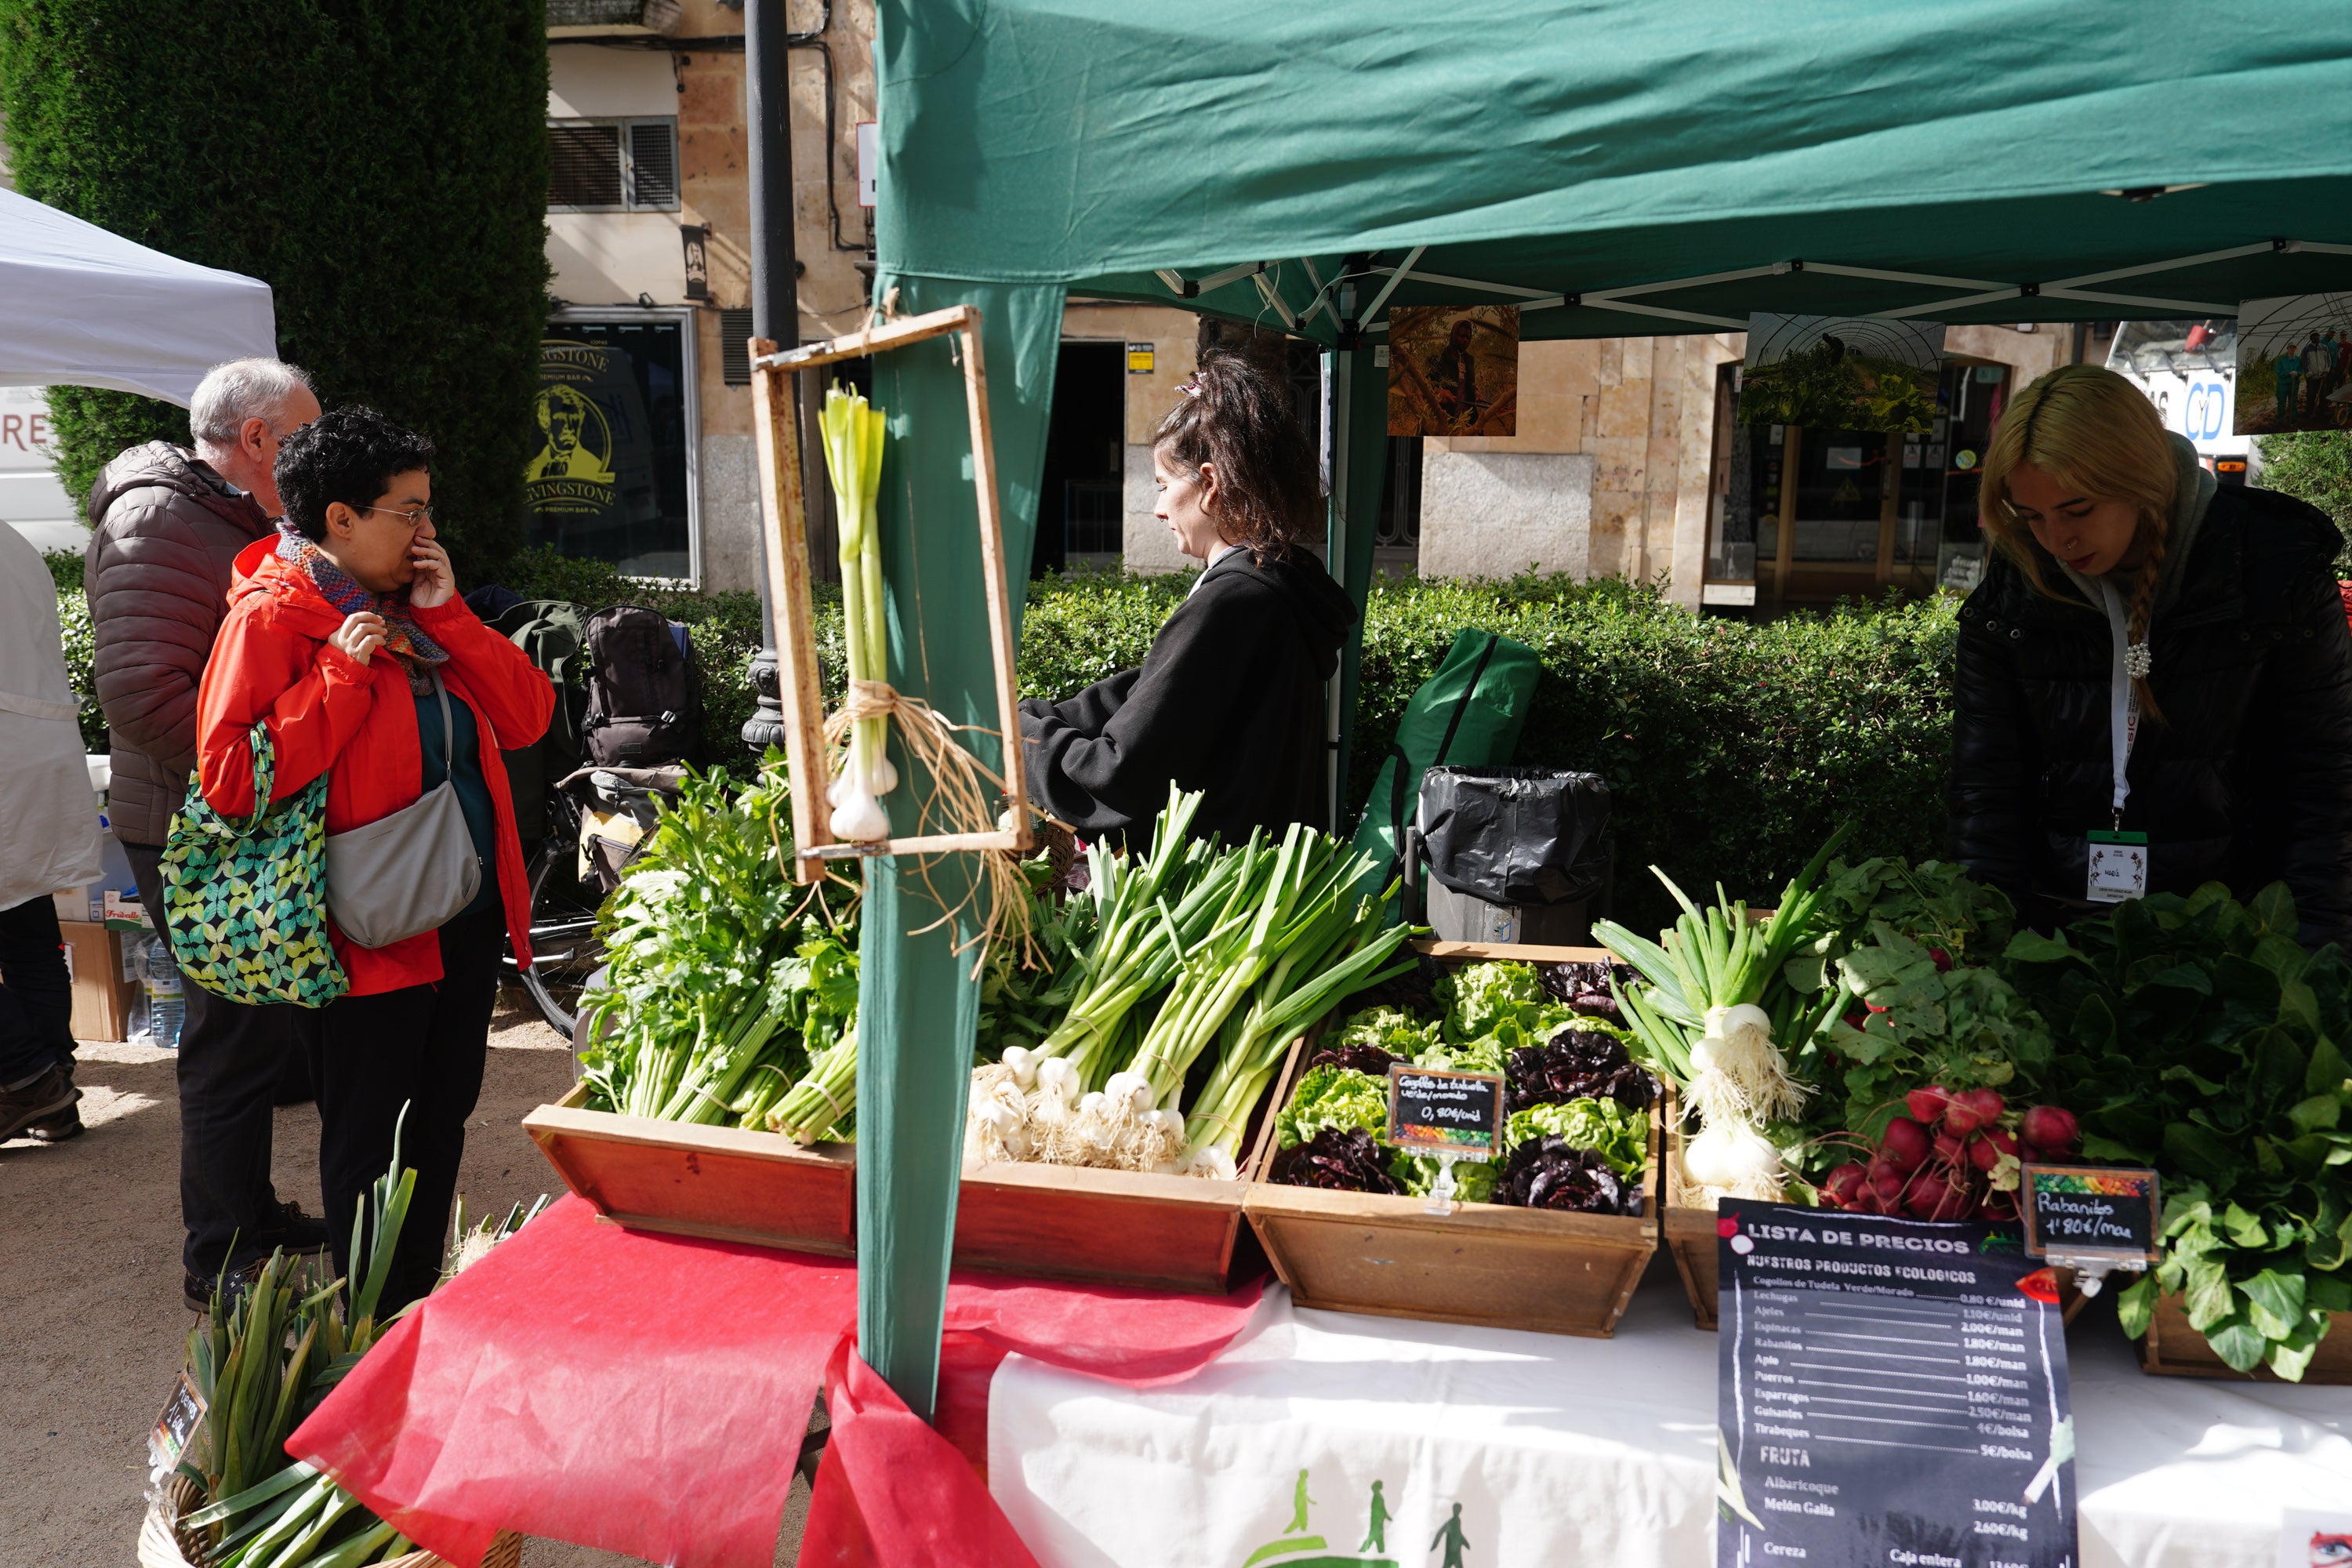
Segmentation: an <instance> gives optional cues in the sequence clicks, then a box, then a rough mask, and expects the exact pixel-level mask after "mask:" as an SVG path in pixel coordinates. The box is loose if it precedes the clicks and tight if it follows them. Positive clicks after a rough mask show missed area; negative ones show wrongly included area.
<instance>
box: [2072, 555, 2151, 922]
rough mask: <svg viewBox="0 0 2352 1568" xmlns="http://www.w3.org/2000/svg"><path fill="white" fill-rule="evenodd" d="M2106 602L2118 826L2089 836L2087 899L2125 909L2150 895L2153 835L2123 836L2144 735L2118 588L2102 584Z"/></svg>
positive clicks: (2109, 715) (2111, 745) (2110, 729)
mask: <svg viewBox="0 0 2352 1568" xmlns="http://www.w3.org/2000/svg"><path fill="white" fill-rule="evenodd" d="M2099 589H2100V593H2101V595H2102V596H2104V597H2105V600H2106V608H2107V625H2108V626H2109V628H2110V629H2111V630H2112V631H2113V632H2114V634H2115V649H2116V657H2115V664H2114V667H2113V670H2112V672H2111V678H2110V679H2109V681H2108V692H2109V700H2108V704H2107V734H2108V737H2109V741H2108V745H2109V752H2108V755H2109V759H2110V762H2111V764H2112V766H2113V769H2114V777H2115V814H2116V815H2115V826H2114V827H2113V828H2112V829H2110V830H2106V831H2095V832H2092V833H2089V834H2087V835H2085V836H2084V837H2085V838H2086V840H2087V843H2088V849H2089V853H2088V856H2087V859H2088V862H2089V868H2088V877H2087V881H2088V886H2087V887H2085V888H2084V893H2083V896H2084V898H2086V899H2088V900H2091V901H2092V902H2093V903H2095V904H2120V903H2122V902H2123V901H2124V900H2126V899H2139V898H2145V897H2147V834H2145V833H2126V832H2124V831H2123V823H2124V802H2125V801H2126V800H2127V799H2129V798H2130V797H2131V780H2130V778H2129V776H2128V770H2129V768H2130V765H2131V750H2132V742H2133V741H2135V740H2137V738H2138V735H2139V692H2138V690H2137V689H2136V688H2135V687H2134V686H2133V685H2132V677H2131V659H2130V657H2129V650H2128V648H2127V647H2126V643H2127V641H2128V637H2129V634H2128V632H2127V630H2126V623H2125V618H2124V602H2123V596H2122V595H2119V594H2117V593H2116V589H2115V584H2112V583H2109V582H2107V581H2105V579H2101V581H2100V583H2099Z"/></svg>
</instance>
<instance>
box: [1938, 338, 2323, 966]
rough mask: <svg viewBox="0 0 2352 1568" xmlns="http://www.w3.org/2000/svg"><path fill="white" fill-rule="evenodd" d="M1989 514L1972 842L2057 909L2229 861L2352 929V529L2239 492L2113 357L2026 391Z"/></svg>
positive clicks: (1965, 742) (2314, 941) (2022, 889)
mask: <svg viewBox="0 0 2352 1568" xmlns="http://www.w3.org/2000/svg"><path fill="white" fill-rule="evenodd" d="M1979 516H1980V518H1981V520H1982V521H1983V524H1984V527H1985V531H1986V532H1987V534H1988V535H1989V536H1990V539H1991V542H1992V543H1993V545H1994V547H1995V552H1996V553H1995V559H1994V562H1993V564H1992V568H1991V570H1990V572H1988V573H1987V574H1986V576H1985V580H1984V583H1983V584H1981V585H1980V586H1979V588H1978V589H1977V590H1976V592H1975V593H1973V594H1971V595H1969V600H1968V603H1967V604H1966V605H1963V606H1962V607H1961V610H1960V639H1959V668H1958V677H1957V689H1956V699H1957V712H1956V713H1955V715H1954V719H1953V726H1952V826H1953V836H1954V838H1955V840H1956V842H1957V847H1958V855H1959V858H1960V860H1961V862H1962V863H1963V864H1965V865H1966V866H1967V867H1968V868H1969V870H1970V872H1971V873H1972V874H1974V875H1975V876H1977V877H1978V878H1979V879H1982V880H1984V881H1988V882H1991V883H1994V884H1996V885H1998V886H2000V887H2002V888H2005V889H2008V890H2009V891H2010V892H2011V894H2012V895H2014V896H2016V897H2018V898H2019V899H2020V900H2021V901H2022V902H2024V903H2025V905H2026V909H2027V913H2028V915H2029V918H2031V919H2032V920H2033V921H2034V923H2036V924H2041V925H2044V926H2046V925H2047V924H2049V923H2050V922H2052V921H2060V920H2064V919H2067V918H2070V916H2071V915H2073V914H2075V913H2080V912H2084V911H2088V910H2094V909H2096V908H2099V907H2101V906H2103V905H2105V904H2108V903H2112V902H2115V901H2116V900H2120V899H2123V898H2127V897H2130V896H2132V895H2133V893H2134V892H2135V891H2136V890H2142V891H2146V892H2151V893H2155V892H2178V893H2187V892H2190V891H2193V890H2194V889H2197V888H2198V887H2199V886H2200V884H2203V883H2205V882H2209V881H2212V882H2221V883H2224V884H2226V885H2227V886H2228V887H2229V889H2231V892H2232V893H2233V894H2234V895H2235V896H2236V897H2238V898H2239V899H2246V898H2250V897H2251V896H2252V895H2253V894H2254V893H2256V892H2258V891H2260V890H2261V889H2263V888H2264V887H2266V886H2268V885H2269V884H2271V883H2272V882H2274V881H2280V880H2284V882H2285V883H2286V885H2287V888H2288V889H2289V890H2290V891H2291V892H2293V894H2294V901H2295V908H2296V910H2297V912H2298V915H2299V917H2300V920H2301V923H2302V931H2301V933H2300V934H2301V936H2302V940H2303V942H2304V943H2305V945H2306V946H2317V945H2318V944H2319V943H2321V942H2330V941H2339V942H2340V941H2344V940H2345V939H2346V938H2347V936H2352V639H2347V636H2346V628H2345V614H2344V605H2343V601H2342V599H2341V598H2340V597H2339V596H2338V595H2337V592H2336V581H2335V576H2336V574H2335V570H2334V561H2335V557H2336V552H2337V550H2338V549H2339V548H2340V547H2341V544H2342V540H2341V537H2340V535H2338V533H2337V532H2336V528H2335V526H2334V525H2333V524H2331V523H2330V522H2329V521H2327V519H2326V517H2325V516H2324V515H2322V514H2321V513H2320V512H2318V511H2316V510H2314V509H2313V508H2311V507H2308V506H2305V504H2304V503H2303V502H2301V501H2298V500H2291V499H2289V498H2288V497H2285V496H2282V495H2277V494H2274V493H2273V492H2271V491H2268V490H2259V489H2241V488H2237V487H2234V486H2218V487H2217V486H2216V484H2215V482H2214V479H2213V476H2212V475H2211V474H2210V473H2208V472H2206V471H2205V469H2204V468H2202V467H2200V465H2199V463H2198V460H2197V454H2196V451H2195V450H2194V448H2192V447H2190V446H2189V443H2188V442H2186V441H2184V440H2182V439H2181V438H2180V437H2178V436H2174V435H2170V434H2168V433H2167V432H2166V430H2165V428H2164V426H2163V424H2162V422H2161V421H2160V420H2159V419H2158V416H2157V413H2156V410H2155V408H2154V407H2153V406H2151V405H2150V404H2149V403H2148V401H2147V398H2146V397H2145V396H2143V395H2141V394H2140V392H2139V389H2138V388H2137V387H2135V386H2134V385H2132V384H2131V383H2130V382H2128V381H2126V380H2125V379H2124V378H2123V377H2122V376H2119V375H2117V374H2115V373H2114V372H2112V371H2108V370H2104V369H2101V368H2099V367H2097V366H2094V365H2070V366H2066V367H2064V368H2062V369H2059V370H2055V371H2053V372H2051V373H2050V374H2047V375H2045V376H2043V377H2042V379H2041V380H2039V381H2037V382H2035V383H2034V384H2032V386H2029V387H2027V388H2026V389H2025V391H2024V392H2023V393H2022V394H2021V395H2019V397H2018V398H2017V400H2016V401H2015V402H2014V403H2012V404H2011V405H2010V407H2009V409H2008V411H2007V412H2006V413H2005V414H2004V415H2003V416H2002V417H2001V422H2000V428H1999V429H1998V430H1997V431H1996V432H1995V433H1994V435H1993V438H1992V440H1991V442H1990V444H1989V446H1988V448H1987V451H1986V454H1985V464H1984V480H1983V490H1982V492H1981V500H1980V501H1979ZM2119 758H2120V759H2122V761H2121V763H2120V765H2119V762H2118V759H2119ZM2094 858H2096V865H2095V864H2094ZM2095 876H2098V877H2099V878H2100V880H2098V881H2097V882H2095V881H2094V877H2095Z"/></svg>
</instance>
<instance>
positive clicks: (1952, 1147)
mask: <svg viewBox="0 0 2352 1568" xmlns="http://www.w3.org/2000/svg"><path fill="white" fill-rule="evenodd" d="M1967 1157H1968V1145H1967V1144H1966V1143H1965V1142H1962V1141H1961V1139H1960V1136H1959V1134H1958V1133H1956V1132H1938V1133H1937V1134H1936V1158H1937V1159H1938V1160H1941V1161H1943V1162H1944V1163H1946V1164H1949V1165H1957V1164H1958V1163H1960V1162H1961V1161H1962V1160H1964V1159H1966V1158H1967Z"/></svg>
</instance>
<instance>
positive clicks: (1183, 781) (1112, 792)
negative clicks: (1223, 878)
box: [1021, 551, 1356, 847]
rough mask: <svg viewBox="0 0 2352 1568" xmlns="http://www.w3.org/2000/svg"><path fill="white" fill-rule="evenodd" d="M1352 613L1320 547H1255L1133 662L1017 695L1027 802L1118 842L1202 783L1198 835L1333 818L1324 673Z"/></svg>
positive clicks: (1199, 592)
mask: <svg viewBox="0 0 2352 1568" xmlns="http://www.w3.org/2000/svg"><path fill="white" fill-rule="evenodd" d="M1355 618H1356V609H1355V606H1354V605H1351V604H1349V601H1348V596H1347V595H1346V594H1344V593H1343V592H1341V591H1340V588H1339V584H1336V583H1334V582H1333V581H1332V580H1331V579H1330V577H1329V576H1328V574H1326V573H1325V572H1324V570H1323V568H1322V567H1321V565H1319V564H1318V563H1317V562H1316V561H1315V560H1314V559H1313V558H1311V557H1302V558H1301V559H1299V560H1297V561H1291V562H1276V563H1267V564H1265V565H1264V566H1260V565H1257V564H1255V563H1253V562H1252V561H1251V559H1250V556H1249V553H1248V552H1246V551H1235V552H1234V553H1232V554H1230V555H1227V556H1226V557H1224V558H1223V560H1221V561H1219V562H1218V563H1216V564H1215V565H1213V566H1211V567H1210V568H1209V569H1208V570H1207V571H1206V572H1204V573H1202V574H1201V580H1200V583H1199V584H1198V585H1197V586H1196V587H1195V588H1194V589H1193V591H1192V595H1191V597H1189V598H1187V599H1186V600H1185V601H1184V602H1183V603H1182V604H1181V605H1178V606H1177V607H1176V612H1175V613H1174V614H1173V615H1171V616H1169V617H1168V619H1167V621H1166V622H1165V623H1164V624H1163V625H1162V626H1160V632H1159V635H1158V636H1157V637H1153V638H1152V640H1151V651H1150V653H1149V654H1147V655H1145V656H1144V660H1143V664H1142V666H1141V667H1140V668H1136V669H1128V670H1121V671H1120V672H1119V673H1118V674H1117V675H1114V676H1112V677H1111V678H1110V679H1108V680H1098V681H1097V682H1096V683H1095V684H1094V685H1092V686H1089V687H1087V689H1085V690H1084V691H1081V692H1079V693H1078V694H1077V695H1076V696H1075V697H1072V698H1070V699H1069V700H1066V701H1063V702H1058V703H1048V702H1045V701H1043V700H1038V699H1035V698H1032V699H1030V700H1027V701H1024V703H1022V704H1021V735H1022V739H1023V741H1024V742H1026V744H1025V746H1024V751H1025V752H1026V757H1027V763H1028V774H1027V777H1028V784H1029V797H1030V799H1032V800H1034V801H1035V802H1036V803H1037V804H1038V805H1039V806H1040V807H1041V808H1043V809H1044V810H1045V811H1047V812H1049V813H1051V814H1052V815H1053V816H1056V817H1059V818H1060V819H1061V820H1062V821H1064V822H1066V823H1068V824H1069V825H1070V826H1072V827H1075V828H1076V829H1077V831H1078V834H1079V836H1080V837H1085V838H1089V839H1092V838H1104V839H1107V840H1108V841H1110V842H1113V843H1117V842H1119V841H1120V840H1122V839H1125V838H1127V837H1129V836H1130V835H1132V836H1133V837H1137V838H1139V839H1148V838H1150V835H1151V819H1152V817H1153V816H1155V815H1157V814H1158V812H1159V811H1160V808H1161V807H1163V806H1165V805H1167V804H1168V786H1169V784H1171V782H1172V783H1174V784H1179V785H1181V787H1183V788H1185V789H1188V790H1194V789H1196V790H1200V791H1202V801H1201V808H1200V811H1199V813H1198V815H1196V816H1194V817H1193V819H1192V831H1193V833H1194V834H1195V835H1196V836H1198V837H1206V836H1208V835H1209V834H1211V833H1219V834H1222V835H1223V837H1224V841H1225V842H1226V843H1228V844H1237V843H1239V842H1241V841H1242V840H1243V839H1245V838H1247V837H1249V834H1250V830H1251V829H1252V828H1254V827H1264V828H1266V829H1267V830H1268V831H1270V832H1271V833H1273V834H1275V835H1276V837H1279V836H1280V835H1281V833H1282V831H1283V829H1284V828H1285V827H1286V826H1288V825H1289V824H1291V823H1294V822H1303V823H1305V824H1307V826H1310V827H1326V826H1329V825H1328V823H1327V822H1326V821H1325V820H1324V819H1325V818H1326V817H1327V816H1329V815H1330V814H1329V811H1328V807H1327V806H1326V805H1325V792H1326V789H1327V787H1328V783H1327V777H1328V775H1327V763H1326V762H1325V758H1326V757H1327V756H1328V752H1327V750H1326V748H1325V745H1324V738H1323V731H1324V714H1325V710H1324V696H1323V683H1324V682H1325V681H1327V680H1328V679H1331V675H1332V672H1333V671H1334V670H1335V669H1337V668H1339V646H1340V644H1341V643H1342V642H1343V641H1344V640H1345V639H1346V637H1347V635H1348V627H1349V626H1350V625H1352V624H1353V623H1354V621H1355ZM1138 847H1141V846H1140V845H1138Z"/></svg>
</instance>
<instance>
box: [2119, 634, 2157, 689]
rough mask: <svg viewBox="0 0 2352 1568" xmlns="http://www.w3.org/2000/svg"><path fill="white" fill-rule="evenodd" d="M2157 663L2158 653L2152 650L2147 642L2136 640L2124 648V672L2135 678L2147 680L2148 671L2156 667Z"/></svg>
mask: <svg viewBox="0 0 2352 1568" xmlns="http://www.w3.org/2000/svg"><path fill="white" fill-rule="evenodd" d="M2155 665H2156V655H2155V654H2154V653H2153V652H2152V651H2150V649H2149V648H2148V646H2147V644H2146V643H2144V642H2136V643H2134V644H2132V645H2131V646H2130V647H2126V649H2124V672H2125V673H2126V674H2127V675H2129V676H2130V677H2131V678H2132V679H2134V680H2146V679H2147V672H2148V671H2149V670H2150V669H2152V668H2155Z"/></svg>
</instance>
